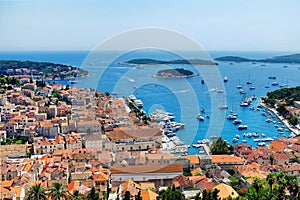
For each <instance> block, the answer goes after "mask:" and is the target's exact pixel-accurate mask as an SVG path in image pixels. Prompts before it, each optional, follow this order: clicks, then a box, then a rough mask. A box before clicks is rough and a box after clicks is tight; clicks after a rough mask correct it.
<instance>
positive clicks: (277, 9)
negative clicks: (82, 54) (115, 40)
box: [0, 0, 300, 52]
mask: <svg viewBox="0 0 300 200" xmlns="http://www.w3.org/2000/svg"><path fill="white" fill-rule="evenodd" d="M299 8H300V1H299V0H264V1H262V0H251V1H244V0H226V1H222V0H221V1H220V0H207V1H202V0H189V1H178V0H160V1H158V0H157V1H154V0H151V1H150V0H128V1H125V0H119V1H117V0H109V1H107V0H106V1H104V0H75V1H74V0H0V51H29V50H34V51H35V50H91V49H93V48H95V47H96V46H97V45H98V44H99V43H101V42H103V41H105V40H107V39H108V38H111V37H113V36H115V35H118V34H120V33H122V32H126V31H129V30H132V29H136V28H143V27H157V28H163V29H170V30H174V31H178V32H179V33H181V34H184V35H186V36H187V37H190V38H191V39H192V40H194V41H196V42H197V43H198V44H200V45H201V46H202V47H203V48H205V49H207V50H232V51H299V52H300V45H299V44H300V23H299V19H300V13H299ZM124 45H126V42H124Z"/></svg>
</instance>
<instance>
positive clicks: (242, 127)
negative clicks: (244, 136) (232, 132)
mask: <svg viewBox="0 0 300 200" xmlns="http://www.w3.org/2000/svg"><path fill="white" fill-rule="evenodd" d="M247 128H248V126H247V125H239V126H238V130H245V129H247Z"/></svg>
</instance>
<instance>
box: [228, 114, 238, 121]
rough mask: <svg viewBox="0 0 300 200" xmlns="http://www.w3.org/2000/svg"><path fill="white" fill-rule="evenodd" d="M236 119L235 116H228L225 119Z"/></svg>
mask: <svg viewBox="0 0 300 200" xmlns="http://www.w3.org/2000/svg"><path fill="white" fill-rule="evenodd" d="M236 118H237V117H236V116H234V115H228V116H227V119H228V120H235V119H236Z"/></svg>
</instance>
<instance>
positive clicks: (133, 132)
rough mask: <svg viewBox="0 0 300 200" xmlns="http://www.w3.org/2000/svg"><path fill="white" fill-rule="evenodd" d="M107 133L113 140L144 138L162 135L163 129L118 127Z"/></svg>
mask: <svg viewBox="0 0 300 200" xmlns="http://www.w3.org/2000/svg"><path fill="white" fill-rule="evenodd" d="M107 135H108V136H109V138H111V139H113V140H118V139H130V138H142V137H155V136H162V131H161V130H160V129H159V128H141V129H128V128H116V129H114V130H113V131H111V132H108V133H107Z"/></svg>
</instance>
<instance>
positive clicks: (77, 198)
mask: <svg viewBox="0 0 300 200" xmlns="http://www.w3.org/2000/svg"><path fill="white" fill-rule="evenodd" d="M72 197H73V200H82V198H81V197H80V195H79V191H78V190H75V191H74V193H73V195H72Z"/></svg>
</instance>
